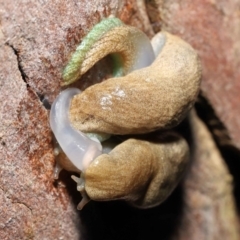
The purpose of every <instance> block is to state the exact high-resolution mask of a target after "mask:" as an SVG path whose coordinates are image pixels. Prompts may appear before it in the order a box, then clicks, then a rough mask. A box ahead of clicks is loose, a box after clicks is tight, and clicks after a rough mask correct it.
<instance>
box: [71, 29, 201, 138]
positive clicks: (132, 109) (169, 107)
mask: <svg viewBox="0 0 240 240" xmlns="http://www.w3.org/2000/svg"><path fill="white" fill-rule="evenodd" d="M164 35H165V37H166V43H165V45H164V47H163V49H162V51H161V52H160V54H159V55H158V57H157V58H156V60H155V61H154V62H153V63H152V65H150V66H149V67H146V68H143V69H140V70H137V71H134V72H132V73H130V74H128V75H126V76H124V77H119V78H111V79H108V80H106V81H104V82H102V83H100V84H95V85H93V86H91V87H89V88H88V89H86V90H85V91H84V92H83V93H81V94H79V95H76V96H75V97H74V98H73V100H72V103H71V107H70V119H71V122H72V124H73V126H74V127H75V128H76V129H78V130H80V131H83V132H84V131H85V132H96V133H101V132H104V133H110V134H132V133H133V134H140V133H147V132H152V131H154V130H156V129H170V128H172V127H174V126H176V125H177V124H179V123H180V122H181V121H182V119H183V118H184V117H185V116H186V114H187V112H188V111H189V110H190V109H191V108H192V106H193V104H194V103H195V100H196V97H197V95H198V91H199V85H200V75H201V68H200V64H199V59H198V56H197V54H196V52H195V51H194V50H193V48H192V47H191V46H190V45H189V44H187V43H186V42H184V41H183V40H181V39H180V38H178V37H176V36H173V35H171V34H169V33H167V32H165V33H164Z"/></svg>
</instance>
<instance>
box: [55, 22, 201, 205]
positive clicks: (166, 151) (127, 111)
mask: <svg viewBox="0 0 240 240" xmlns="http://www.w3.org/2000/svg"><path fill="white" fill-rule="evenodd" d="M108 54H112V56H113V59H114V60H115V68H114V76H115V78H111V79H108V80H106V81H104V82H102V83H100V84H95V85H93V86H91V87H89V88H88V89H86V90H85V91H84V92H82V93H81V94H77V91H78V90H76V89H70V90H68V89H67V90H65V91H63V92H62V93H61V94H60V95H59V97H58V98H57V99H56V101H55V102H54V104H53V106H52V109H51V114H50V119H51V120H50V121H51V128H52V130H53V132H54V135H55V137H56V139H57V141H58V142H59V145H60V146H61V148H62V150H63V152H62V157H61V158H62V159H63V160H64V162H65V161H68V162H69V163H70V165H71V164H73V165H74V166H76V167H77V168H78V169H72V168H71V169H70V170H72V171H74V170H75V171H77V172H81V177H80V178H77V177H73V179H74V180H75V181H76V182H77V184H78V187H77V189H78V190H79V191H80V192H81V193H82V196H83V200H82V202H81V203H80V204H79V206H78V208H82V207H83V206H84V204H85V203H86V202H87V201H88V200H89V198H90V199H93V200H99V201H106V200H115V199H125V200H127V201H129V202H131V203H132V204H133V205H135V206H138V207H143V208H145V207H152V206H155V205H157V204H159V203H160V202H162V201H164V200H165V199H166V197H167V196H168V195H169V194H170V193H171V192H172V190H173V189H174V187H175V186H176V185H177V183H178V182H179V179H180V177H181V176H182V174H183V172H184V169H185V167H186V165H187V162H188V156H189V149H188V146H187V143H186V141H185V140H184V139H183V138H181V137H179V136H175V135H174V134H172V133H169V134H164V135H163V136H162V137H161V140H160V141H158V140H155V141H154V142H149V141H144V140H139V139H129V140H127V141H125V142H123V143H121V144H120V145H117V146H116V147H115V148H113V150H112V151H111V148H110V149H109V151H110V152H109V153H107V154H101V144H100V143H99V142H97V141H95V140H91V139H90V138H88V137H87V136H86V135H84V134H83V133H82V132H80V131H83V132H85V133H87V132H93V133H95V137H96V136H101V134H103V133H104V134H106V133H108V134H120V135H124V134H143V133H148V132H152V131H155V130H156V129H162V130H166V129H170V128H172V127H174V126H176V125H177V124H179V123H180V122H181V121H182V119H183V118H184V117H185V116H186V114H187V113H188V111H189V110H190V109H191V108H192V106H193V104H194V102H195V100H196V97H197V95H198V91H199V85H200V76H201V69H200V64H199V60H198V56H197V54H196V52H195V51H194V50H193V49H192V47H191V46H190V45H189V44H187V43H186V42H184V41H183V40H181V39H180V38H178V37H176V36H173V35H171V34H169V33H167V32H162V33H158V34H157V35H156V36H155V37H154V38H153V39H152V42H150V41H149V40H148V38H147V37H146V35H145V34H144V33H142V32H141V31H140V30H138V29H136V28H134V27H130V26H126V25H125V24H123V23H122V22H121V21H120V20H119V19H117V18H108V19H105V20H103V21H102V22H100V23H99V24H97V25H96V26H95V27H94V28H93V29H92V30H91V31H90V33H89V34H88V35H87V36H86V37H85V38H84V40H83V41H82V43H81V44H80V45H79V47H78V48H77V50H76V52H75V53H74V54H73V56H72V58H71V60H70V62H69V64H68V65H67V66H66V68H65V70H64V73H63V85H68V84H70V83H72V82H74V81H76V80H78V79H79V78H80V77H81V75H82V74H83V73H85V72H86V71H87V70H89V69H90V68H91V67H92V66H93V65H94V64H95V63H96V62H98V61H99V60H100V59H102V58H103V57H105V56H106V55H108ZM154 55H155V56H154ZM125 75H126V76H125ZM121 76H122V77H121ZM75 94H76V95H75ZM70 102H71V103H70ZM69 105H70V107H69ZM58 106H60V107H58ZM58 111H60V113H58ZM61 111H62V112H61ZM64 113H65V115H64ZM68 115H69V116H68ZM68 117H69V118H68ZM69 119H70V122H69ZM65 124H66V125H67V126H65ZM68 131H69V132H68ZM98 134H99V135H98ZM65 135H66V136H65ZM70 135H71V140H70V143H69V142H68V143H67V141H66V143H65V138H66V139H68V137H70ZM169 137H170V138H171V139H172V140H171V141H169ZM73 149H74V150H73ZM79 149H80V150H81V151H80V152H79ZM64 153H65V154H66V155H67V156H68V158H67V157H65V156H64ZM63 156H64V157H63ZM94 158H95V159H94ZM61 165H62V166H63V165H68V164H66V163H63V164H61ZM63 167H64V166H63ZM139 176H142V177H139Z"/></svg>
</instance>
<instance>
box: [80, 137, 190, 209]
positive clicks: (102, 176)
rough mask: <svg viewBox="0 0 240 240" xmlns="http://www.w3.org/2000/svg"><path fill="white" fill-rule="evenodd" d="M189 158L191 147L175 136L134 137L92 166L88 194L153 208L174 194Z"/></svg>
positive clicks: (97, 159) (88, 175)
mask: <svg viewBox="0 0 240 240" xmlns="http://www.w3.org/2000/svg"><path fill="white" fill-rule="evenodd" d="M188 159H189V149H188V145H187V143H186V141H185V140H184V139H183V138H182V137H180V136H178V135H177V134H175V133H165V134H163V135H162V136H161V138H160V137H159V138H158V139H156V140H155V141H154V142H151V141H145V140H138V139H132V138H131V139H128V140H127V141H125V142H123V143H122V144H120V145H118V146H117V147H115V148H114V149H113V150H112V151H111V152H110V153H109V154H102V155H100V156H99V157H97V158H96V159H95V160H94V161H93V162H92V163H91V164H90V165H89V167H88V168H87V170H86V172H85V173H84V178H85V191H86V193H87V195H88V196H89V197H90V199H92V200H96V201H107V200H117V199H124V200H127V201H128V202H129V203H131V204H132V205H134V206H136V207H140V208H146V207H153V206H156V205H158V204H160V203H161V202H163V201H164V200H165V199H166V198H167V197H168V196H169V195H170V194H171V192H172V191H173V189H174V188H175V187H176V185H177V184H178V182H179V180H180V178H181V176H182V175H183V173H184V169H185V167H186V165H187V163H188Z"/></svg>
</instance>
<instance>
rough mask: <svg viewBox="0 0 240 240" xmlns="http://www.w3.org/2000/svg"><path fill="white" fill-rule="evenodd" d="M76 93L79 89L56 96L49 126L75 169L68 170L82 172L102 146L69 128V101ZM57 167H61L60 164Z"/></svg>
mask: <svg viewBox="0 0 240 240" xmlns="http://www.w3.org/2000/svg"><path fill="white" fill-rule="evenodd" d="M78 93H80V90H79V89H77V88H68V89H66V90H65V91H62V92H61V93H60V94H59V95H58V97H57V98H56V99H55V101H54V102H53V104H52V107H51V111H50V126H51V129H52V131H53V133H54V136H55V138H56V139H57V142H58V144H59V146H60V148H61V150H62V151H63V152H64V153H65V154H66V156H67V157H68V159H71V163H72V164H73V166H74V167H75V168H72V169H68V170H78V171H84V169H86V167H87V166H88V165H89V162H90V161H92V160H93V159H94V158H96V157H97V156H99V155H100V154H101V153H102V146H101V144H100V142H99V140H98V139H96V138H94V137H93V138H92V139H90V138H89V137H88V136H86V135H85V134H84V133H82V132H80V131H78V130H76V129H75V128H73V127H72V126H71V123H70V121H69V117H68V112H69V106H70V101H71V99H72V97H73V96H74V95H76V94H78ZM79 159H81V161H79ZM59 165H60V167H61V163H59ZM57 175H58V174H57Z"/></svg>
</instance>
